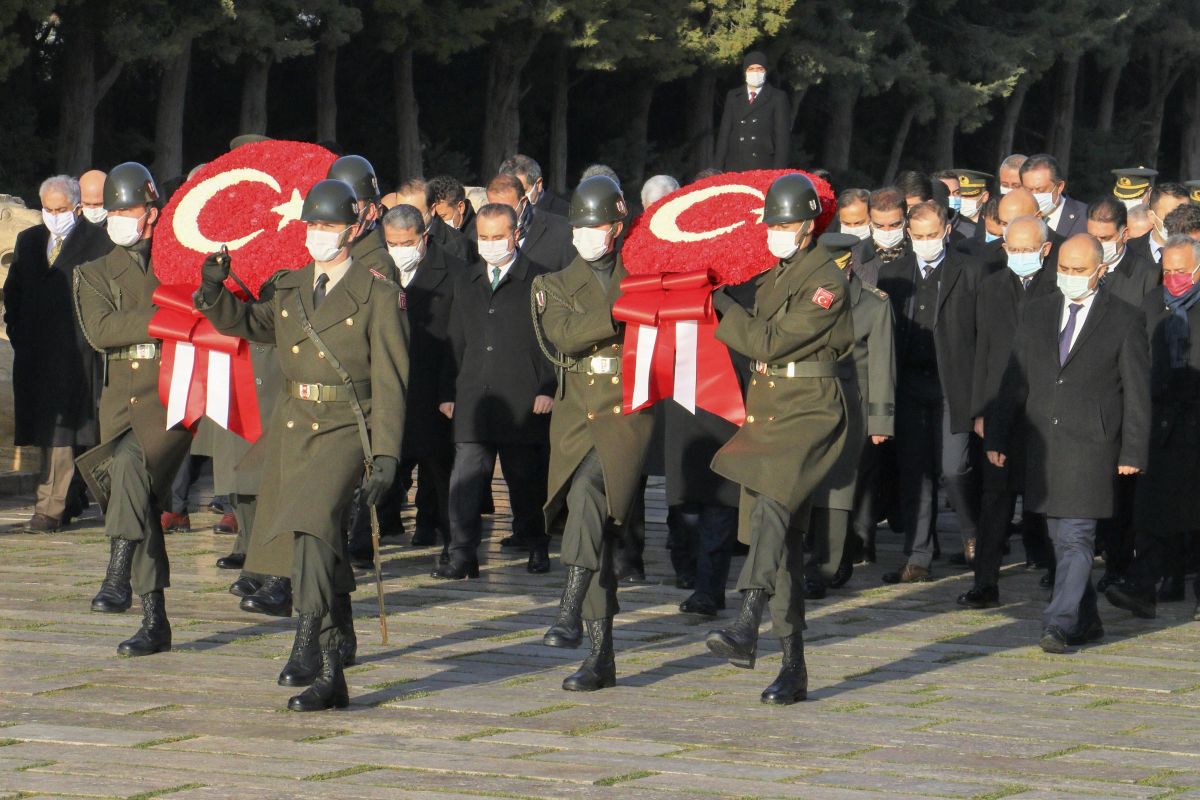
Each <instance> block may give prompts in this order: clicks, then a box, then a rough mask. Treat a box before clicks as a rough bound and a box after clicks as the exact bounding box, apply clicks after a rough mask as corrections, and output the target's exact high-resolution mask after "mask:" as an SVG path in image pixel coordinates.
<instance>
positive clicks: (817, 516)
mask: <svg viewBox="0 0 1200 800" xmlns="http://www.w3.org/2000/svg"><path fill="white" fill-rule="evenodd" d="M808 529H809V532H810V533H811V534H812V539H813V554H812V561H811V562H810V563H809V565H808V569H809V572H811V573H815V574H818V575H820V576H821V577H822V578H824V579H825V580H827V581H831V580H833V576H834V573H836V572H837V571H838V567H839V566H841V564H842V557H843V555H844V554H845V552H846V542H847V540H848V539H849V536H850V512H849V511H845V510H843V509H840V508H814V509H813V510H812V513H811V514H810V515H809V522H808Z"/></svg>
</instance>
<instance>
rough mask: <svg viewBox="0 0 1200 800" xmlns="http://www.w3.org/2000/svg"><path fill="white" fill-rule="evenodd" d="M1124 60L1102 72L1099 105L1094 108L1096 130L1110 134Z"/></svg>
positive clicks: (1123, 69)
mask: <svg viewBox="0 0 1200 800" xmlns="http://www.w3.org/2000/svg"><path fill="white" fill-rule="evenodd" d="M1125 63H1126V61H1125V60H1122V61H1121V63H1119V64H1113V65H1112V66H1111V67H1109V68H1108V69H1106V70H1105V71H1104V85H1103V86H1101V87H1100V103H1099V104H1098V105H1097V106H1096V130H1097V131H1098V132H1099V133H1112V128H1113V115H1114V114H1115V112H1116V108H1117V89H1118V88H1119V87H1120V85H1121V74H1122V73H1123V72H1124V71H1125Z"/></svg>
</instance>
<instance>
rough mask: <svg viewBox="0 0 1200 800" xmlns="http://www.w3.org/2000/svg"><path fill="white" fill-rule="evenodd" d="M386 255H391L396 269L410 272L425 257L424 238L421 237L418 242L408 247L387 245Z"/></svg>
mask: <svg viewBox="0 0 1200 800" xmlns="http://www.w3.org/2000/svg"><path fill="white" fill-rule="evenodd" d="M388 255H389V256H391V257H392V261H393V262H394V263H395V264H396V269H398V270H400V271H401V272H411V271H412V270H414V269H416V268H417V264H420V263H421V259H422V258H424V257H425V240H424V239H422V240H421V242H420V243H419V244H414V245H412V246H410V247H401V246H399V245H397V246H396V247H388Z"/></svg>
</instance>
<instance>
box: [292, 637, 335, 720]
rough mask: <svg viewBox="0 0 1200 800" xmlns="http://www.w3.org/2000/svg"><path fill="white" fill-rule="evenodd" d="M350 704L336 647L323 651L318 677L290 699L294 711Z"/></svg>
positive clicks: (318, 709)
mask: <svg viewBox="0 0 1200 800" xmlns="http://www.w3.org/2000/svg"><path fill="white" fill-rule="evenodd" d="M348 705H350V691H349V689H347V688H346V675H345V674H344V673H343V672H342V659H341V656H339V655H338V651H337V650H336V649H331V650H322V651H321V669H320V671H319V672H318V673H317V677H316V678H315V679H314V680H313V682H312V686H309V687H308V688H307V689H305V690H304V691H303V692H301V693H300V694H298V695H296V696H295V697H293V698H291V699H290V700H288V708H289V709H290V710H292V711H324V710H326V709H328V708H345V707H346V706H348Z"/></svg>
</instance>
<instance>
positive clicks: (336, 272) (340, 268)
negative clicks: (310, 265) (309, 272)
mask: <svg viewBox="0 0 1200 800" xmlns="http://www.w3.org/2000/svg"><path fill="white" fill-rule="evenodd" d="M352 263H354V259H353V258H347V259H346V260H345V261H343V262H342V263H340V264H335V265H334V266H332V267H330V268H329V269H328V270H323V269H321V267H320V266H317V268H316V269H314V270H313V290H314V291H315V290H316V288H317V278H319V277H321V275H322V273H323V274H325V275H328V276H329V283H327V284H325V294H326V295H328V294H329V293H330V292H331V291H332V290H333V287H334V286H337V282H338V281H340V280H341V279H342V278H344V277H346V273H347V272H349V271H350V265H351V264H352Z"/></svg>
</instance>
